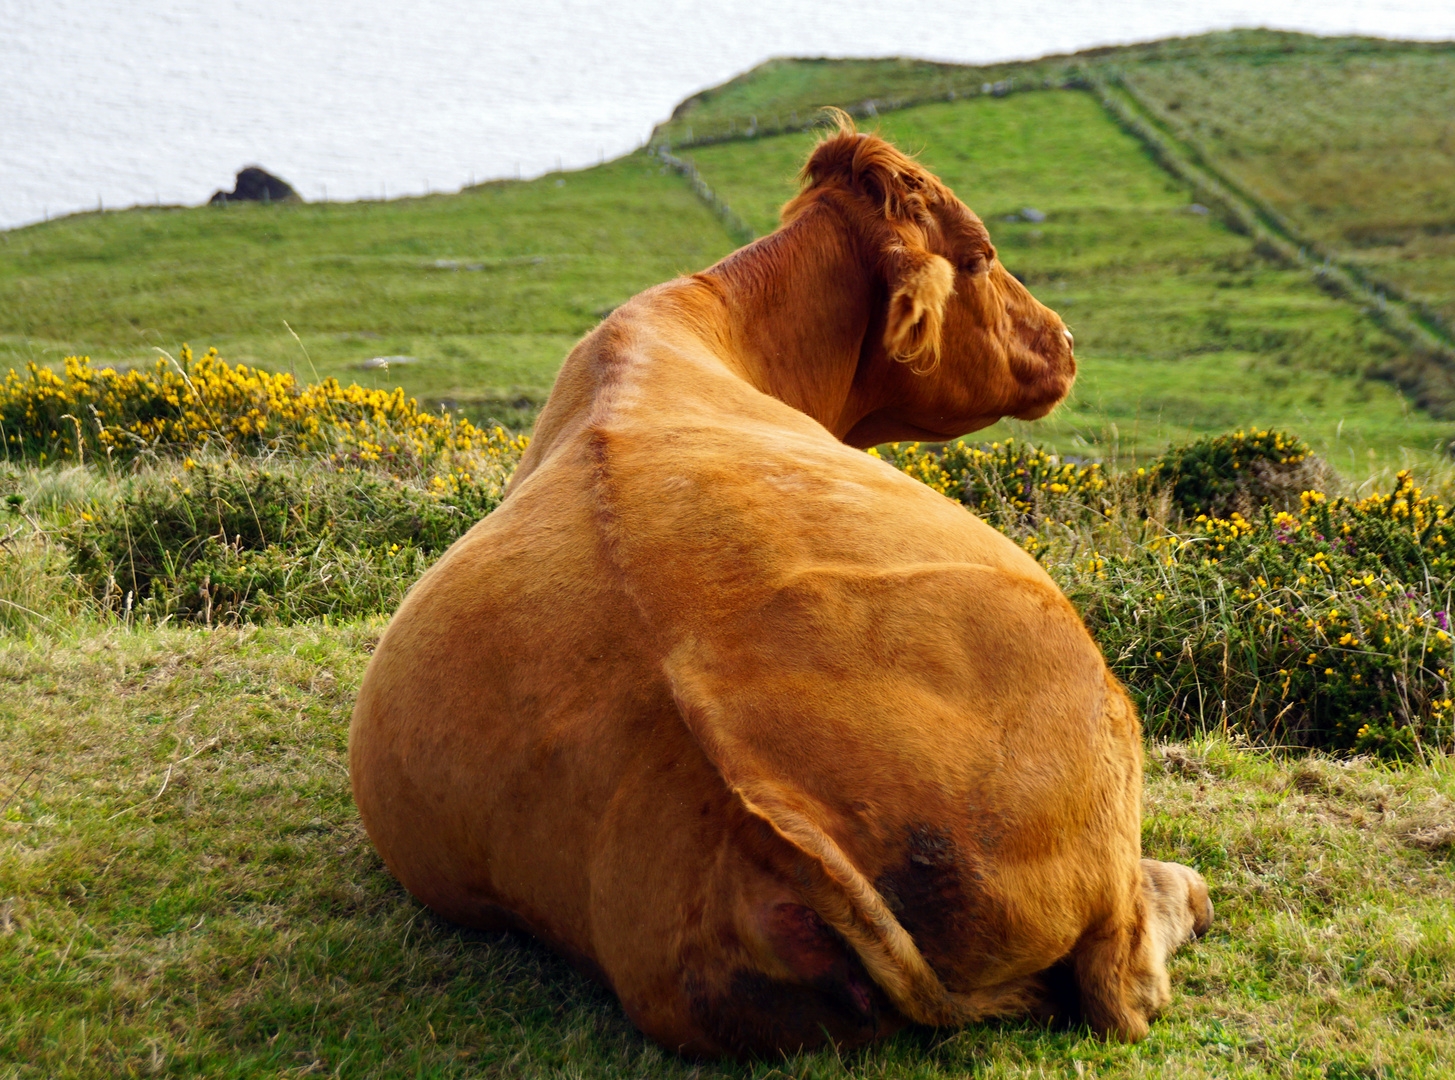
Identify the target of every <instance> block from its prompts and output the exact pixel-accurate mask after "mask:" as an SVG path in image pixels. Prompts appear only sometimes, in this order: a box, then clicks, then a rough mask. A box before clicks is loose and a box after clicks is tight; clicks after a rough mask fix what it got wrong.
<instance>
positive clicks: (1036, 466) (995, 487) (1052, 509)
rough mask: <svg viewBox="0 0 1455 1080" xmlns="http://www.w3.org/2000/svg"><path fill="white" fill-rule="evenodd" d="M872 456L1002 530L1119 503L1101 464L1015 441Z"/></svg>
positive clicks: (900, 446) (897, 447) (887, 449)
mask: <svg viewBox="0 0 1455 1080" xmlns="http://www.w3.org/2000/svg"><path fill="white" fill-rule="evenodd" d="M869 453H871V454H872V455H874V456H875V457H878V458H881V459H883V460H884V461H887V462H889V464H891V465H893V466H894V467H895V468H897V469H900V470H901V471H903V472H905V473H908V474H909V475H910V476H912V477H914V478H915V479H916V480H919V481H921V482H922V483H925V484H928V485H929V486H930V487H932V488H934V489H935V490H936V491H938V492H939V493H940V494H941V495H947V496H949V497H950V498H952V499H954V500H956V501H957V502H959V503H962V504H963V505H965V506H966V507H968V508H969V509H971V510H973V511H974V512H975V513H977V514H979V515H980V516H981V517H983V518H985V520H986V521H988V522H990V523H991V524H992V525H994V526H996V527H997V528H1000V529H1003V530H1013V529H1017V528H1020V529H1024V528H1027V527H1034V526H1035V525H1036V524H1038V523H1040V522H1041V521H1044V520H1047V519H1055V520H1061V521H1071V520H1076V519H1079V518H1082V517H1084V516H1085V515H1086V514H1088V513H1090V514H1096V515H1104V514H1106V513H1107V512H1108V511H1109V510H1110V508H1111V507H1112V506H1113V504H1114V503H1115V501H1116V498H1117V492H1116V486H1115V484H1114V483H1113V481H1112V479H1111V478H1110V477H1108V476H1107V475H1106V473H1105V472H1103V471H1102V468H1101V466H1100V465H1099V464H1097V463H1095V462H1092V463H1090V464H1081V463H1077V462H1070V461H1062V460H1061V459H1060V458H1058V457H1056V456H1055V455H1053V454H1048V453H1046V451H1044V450H1041V449H1039V448H1038V447H1035V446H1032V445H1030V444H1029V443H1024V442H1018V441H1016V440H1015V439H1005V440H1004V441H1002V442H993V443H991V444H990V445H988V446H984V445H979V446H977V445H974V444H971V443H967V442H964V441H963V440H962V441H960V442H954V443H948V444H946V445H945V446H942V447H926V446H924V445H923V444H922V443H890V444H888V445H886V446H882V447H878V448H876V449H874V450H870V451H869Z"/></svg>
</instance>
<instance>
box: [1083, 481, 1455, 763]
mask: <svg viewBox="0 0 1455 1080" xmlns="http://www.w3.org/2000/svg"><path fill="white" fill-rule="evenodd" d="M1452 546H1455V525H1452V523H1451V521H1450V519H1449V517H1448V513H1447V510H1446V508H1445V507H1443V506H1441V505H1439V504H1438V503H1435V502H1434V501H1433V500H1431V499H1428V498H1426V497H1424V496H1423V495H1422V493H1421V492H1420V490H1419V489H1418V488H1417V487H1416V486H1415V484H1414V481H1413V479H1412V478H1411V477H1410V475H1409V474H1408V473H1400V474H1399V477H1398V478H1397V480H1396V482H1395V487H1394V489H1393V490H1392V491H1391V492H1389V493H1388V494H1387V495H1378V496H1372V497H1370V498H1367V499H1363V500H1359V501H1353V500H1349V499H1334V500H1330V499H1328V498H1327V497H1326V496H1324V495H1322V494H1319V493H1316V492H1309V493H1306V494H1305V495H1304V496H1303V498H1302V500H1301V503H1300V505H1299V507H1298V509H1297V511H1295V512H1288V511H1280V512H1277V513H1274V512H1272V511H1271V510H1270V509H1267V508H1265V509H1264V510H1263V512H1262V513H1261V514H1259V515H1256V516H1255V518H1254V519H1253V520H1249V519H1247V518H1245V517H1243V516H1242V515H1241V514H1239V513H1238V512H1236V511H1234V512H1233V513H1232V514H1231V515H1230V516H1229V517H1227V518H1215V517H1208V516H1207V515H1201V516H1199V517H1198V518H1196V519H1195V520H1194V521H1193V522H1191V523H1190V528H1188V529H1187V530H1186V531H1185V532H1182V533H1177V532H1171V531H1169V532H1167V533H1165V534H1164V535H1162V536H1161V537H1158V538H1156V539H1154V540H1152V541H1151V542H1150V543H1148V544H1147V545H1145V546H1143V547H1139V548H1134V549H1132V550H1131V551H1130V552H1129V553H1125V554H1117V555H1102V554H1093V555H1090V556H1088V557H1085V558H1082V559H1080V560H1075V561H1072V562H1070V563H1068V564H1066V565H1064V566H1062V567H1060V568H1059V572H1060V573H1059V576H1061V577H1062V578H1063V583H1064V584H1065V586H1066V588H1067V591H1068V593H1069V595H1070V596H1071V597H1072V599H1073V601H1074V602H1075V603H1076V604H1077V605H1078V606H1079V608H1080V609H1081V611H1082V613H1083V615H1084V616H1085V618H1086V620H1087V623H1088V625H1089V626H1090V627H1091V629H1092V631H1093V633H1094V634H1095V635H1096V637H1097V638H1098V640H1099V642H1100V643H1101V645H1102V648H1103V649H1104V651H1105V652H1106V654H1107V659H1108V661H1109V662H1110V663H1111V665H1112V667H1113V669H1114V670H1115V671H1116V672H1117V674H1118V675H1119V676H1120V677H1121V678H1122V679H1123V680H1124V681H1126V682H1127V683H1128V684H1129V686H1130V687H1131V689H1132V691H1133V693H1134V695H1135V696H1136V697H1138V698H1139V699H1140V703H1141V706H1142V708H1143V712H1144V715H1145V716H1146V718H1147V723H1148V727H1149V729H1150V730H1152V731H1154V732H1156V733H1157V734H1160V735H1168V736H1172V735H1175V736H1184V735H1187V734H1190V733H1191V732H1192V731H1195V730H1197V729H1199V728H1207V727H1220V728H1224V729H1226V730H1227V731H1229V732H1230V733H1232V734H1235V735H1242V736H1246V737H1249V738H1254V739H1257V740H1259V741H1262V742H1273V743H1293V744H1297V745H1302V746H1320V747H1325V748H1329V749H1334V750H1352V751H1359V752H1376V753H1381V754H1386V755H1393V756H1400V755H1404V754H1409V753H1412V752H1415V751H1416V750H1417V749H1418V748H1419V747H1420V746H1422V745H1429V746H1435V747H1442V748H1450V747H1451V746H1452V745H1455V733H1452V715H1455V706H1452V701H1451V686H1450V672H1451V671H1452V670H1455V641H1452V637H1451V627H1450V611H1451V597H1450V593H1451V585H1452V582H1451V569H1452V566H1451V561H1450V556H1449V555H1448V554H1447V552H1449V551H1450V550H1451V547H1452Z"/></svg>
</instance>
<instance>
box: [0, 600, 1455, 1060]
mask: <svg viewBox="0 0 1455 1080" xmlns="http://www.w3.org/2000/svg"><path fill="white" fill-rule="evenodd" d="M380 629H381V621H380V620H377V619H369V620H363V621H360V622H355V623H351V624H349V625H345V626H341V627H340V626H329V627H324V626H320V625H317V624H314V625H300V626H293V627H265V628H256V627H244V628H220V629H214V630H197V629H183V628H177V627H166V628H160V629H156V628H146V629H129V628H126V627H122V626H116V625H112V626H106V625H102V624H97V623H80V624H77V625H74V626H71V627H68V628H66V629H65V630H56V631H42V632H33V633H31V634H30V635H27V636H26V637H17V636H13V635H7V636H5V637H4V638H3V639H0V682H3V684H4V687H5V691H4V694H3V696H0V738H3V741H4V746H5V752H4V755H3V757H0V803H3V807H4V809H3V811H0V985H3V986H4V987H5V992H4V993H3V994H0V1071H3V1074H4V1075H7V1076H13V1077H25V1078H30V1077H35V1078H42V1077H44V1078H50V1077H114V1076H127V1075H138V1076H148V1075H152V1076H206V1077H277V1076H305V1075H319V1076H330V1075H331V1076H342V1077H399V1076H410V1077H413V1076H431V1077H467V1076H521V1077H528V1076H577V1077H598V1076H602V1077H605V1076H621V1077H637V1076H664V1077H666V1076H679V1077H686V1076H755V1077H770V1076H802V1077H809V1076H815V1077H836V1076H856V1077H895V1078H901V1077H926V1078H928V1077H962V1076H977V1077H981V1076H983V1077H1034V1076H1047V1075H1052V1076H1083V1075H1091V1076H1140V1077H1168V1076H1178V1077H1202V1076H1209V1077H1212V1076H1217V1077H1225V1076H1247V1077H1265V1076H1267V1077H1310V1078H1313V1077H1319V1078H1322V1077H1336V1076H1337V1077H1374V1076H1381V1077H1410V1078H1414V1077H1431V1078H1434V1077H1447V1076H1449V1063H1450V1062H1451V1061H1455V873H1452V865H1451V860H1452V845H1455V773H1452V770H1451V768H1450V765H1449V760H1448V759H1440V760H1439V761H1438V762H1436V763H1435V764H1431V765H1419V766H1417V765H1406V766H1403V767H1389V766H1383V765H1379V764H1375V763H1373V762H1371V761H1370V760H1367V759H1365V760H1359V761H1352V762H1349V761H1345V762H1340V761H1334V760H1331V759H1328V758H1325V757H1322V756H1319V755H1313V756H1311V757H1299V758H1281V757H1279V756H1277V755H1275V754H1272V753H1270V752H1267V751H1259V750H1256V749H1251V748H1248V747H1239V746H1235V745H1232V744H1230V743H1229V742H1227V741H1226V740H1222V739H1219V738H1216V737H1212V738H1207V739H1202V740H1197V741H1194V742H1193V743H1191V744H1187V743H1184V744H1180V745H1163V744H1154V745H1152V746H1151V747H1150V749H1149V754H1148V762H1149V768H1148V781H1147V788H1146V818H1145V824H1144V831H1143V832H1144V848H1145V850H1146V852H1147V853H1148V854H1149V855H1152V856H1155V857H1157V858H1162V859H1172V860H1177V861H1182V862H1186V863H1189V864H1192V865H1195V866H1198V867H1200V868H1201V869H1202V870H1203V871H1204V872H1205V873H1206V874H1207V876H1208V878H1209V880H1210V881H1211V883H1212V888H1213V896H1214V899H1215V902H1216V904H1217V907H1218V917H1217V921H1216V923H1215V924H1214V926H1213V929H1212V931H1211V932H1210V933H1209V934H1208V936H1207V937H1206V938H1205V939H1204V940H1202V941H1201V942H1199V943H1197V944H1195V945H1193V946H1192V947H1190V948H1189V949H1187V950H1186V951H1185V952H1183V953H1182V954H1180V955H1179V956H1178V957H1177V959H1176V960H1174V961H1173V963H1172V977H1173V984H1174V987H1175V998H1174V1000H1173V1003H1172V1005H1171V1007H1170V1009H1169V1010H1168V1013H1167V1015H1166V1016H1165V1017H1164V1019H1162V1020H1161V1021H1159V1022H1158V1023H1157V1024H1155V1025H1154V1026H1153V1029H1152V1035H1151V1037H1150V1038H1149V1039H1148V1040H1147V1041H1145V1042H1143V1043H1141V1044H1139V1045H1137V1046H1135V1047H1124V1046H1119V1045H1107V1044H1104V1043H1102V1042H1099V1041H1097V1040H1096V1039H1094V1038H1092V1037H1090V1036H1089V1035H1088V1034H1087V1033H1086V1032H1084V1031H1045V1030H1042V1029H1039V1028H1037V1027H1035V1026H1034V1025H1030V1024H1026V1023H1020V1022H1006V1023H996V1024H985V1025H973V1026H971V1027H968V1028H966V1029H963V1030H960V1031H950V1030H913V1031H909V1032H906V1033H904V1034H901V1035H900V1036H898V1037H896V1038H894V1039H892V1040H890V1041H888V1042H887V1043H883V1044H880V1045H877V1046H874V1047H871V1048H869V1049H867V1050H863V1051H858V1052H854V1053H850V1054H843V1055H840V1054H835V1053H832V1052H825V1053H819V1054H814V1055H804V1056H799V1057H795V1058H791V1059H789V1060H786V1061H767V1062H760V1063H757V1064H749V1065H736V1064H731V1063H707V1064H694V1063H689V1062H684V1061H681V1060H678V1059H676V1058H674V1057H672V1056H670V1055H666V1054H663V1053H662V1052H661V1051H660V1050H658V1049H657V1048H656V1047H654V1046H652V1045H650V1044H648V1043H647V1042H645V1041H644V1040H643V1039H642V1038H641V1037H640V1036H639V1035H638V1034H637V1033H636V1032H635V1031H634V1030H633V1029H632V1028H631V1026H630V1024H629V1023H628V1022H627V1021H626V1019H625V1018H624V1016H623V1015H622V1013H621V1010H620V1008H619V1007H618V1005H617V1004H616V1002H615V1000H614V998H613V997H612V996H611V995H610V994H609V993H608V992H607V991H605V990H603V989H601V988H600V987H598V986H596V985H594V984H593V983H591V982H589V981H588V980H587V979H585V978H584V977H583V976H580V975H578V974H576V973H575V972H573V971H572V970H571V969H569V968H568V967H567V966H566V965H565V964H564V963H563V962H561V961H560V960H558V959H556V958H555V957H554V956H553V955H551V954H550V953H549V952H547V951H546V950H545V949H543V948H542V947H541V946H539V945H537V944H535V943H533V942H530V941H527V940H524V939H518V938H515V937H511V936H496V935H482V934H476V933H471V932H466V931H463V930H460V929H459V928H456V927H453V926H451V925H449V924H447V923H445V922H443V921H441V920H439V919H437V918H436V917H434V916H433V915H431V914H430V913H429V912H428V911H426V910H424V909H423V908H421V907H420V906H419V905H418V904H417V903H416V902H415V901H414V900H413V899H412V898H410V897H409V896H408V895H407V894H405V893H404V892H403V891H402V890H401V889H400V887H399V886H398V885H397V884H396V883H395V882H394V881H393V880H392V879H391V878H390V877H389V875H388V874H387V872H386V871H385V870H384V868H383V866H382V865H381V863H380V861H379V859H378V858H377V856H376V855H375V854H374V852H373V849H372V848H371V847H370V846H369V843H368V840H367V838H366V837H365V836H364V834H363V831H362V829H361V827H360V826H359V823H358V818H357V814H356V811H355V810H354V807H353V803H352V800H351V798H350V794H349V786H348V778H347V775H346V763H347V759H346V746H345V742H346V735H345V733H346V729H347V717H348V714H349V710H350V707H351V704H352V700H353V696H354V692H355V690H356V688H357V686H358V682H359V679H360V676H361V673H362V671H363V667H364V664H365V663H366V662H367V659H368V653H369V650H370V648H371V646H372V644H373V642H374V641H375V640H376V639H377V636H378V634H379V632H380Z"/></svg>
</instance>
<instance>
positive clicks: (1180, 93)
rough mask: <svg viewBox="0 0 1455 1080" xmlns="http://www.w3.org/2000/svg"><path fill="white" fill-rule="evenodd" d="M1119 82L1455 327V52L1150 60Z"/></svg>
mask: <svg viewBox="0 0 1455 1080" xmlns="http://www.w3.org/2000/svg"><path fill="white" fill-rule="evenodd" d="M1123 78H1124V80H1125V81H1126V83H1127V85H1128V86H1129V87H1131V88H1132V89H1134V90H1135V91H1137V92H1138V93H1139V94H1141V95H1142V96H1143V97H1144V99H1146V100H1149V101H1150V102H1153V103H1155V104H1156V106H1157V109H1158V115H1159V117H1160V118H1162V119H1164V120H1166V121H1167V122H1168V123H1169V124H1171V125H1172V126H1173V128H1174V130H1176V131H1177V132H1178V133H1179V134H1180V135H1182V136H1183V137H1184V138H1186V139H1188V140H1189V141H1191V142H1193V143H1195V144H1196V145H1197V146H1199V147H1200V148H1201V149H1203V151H1204V152H1205V155H1206V157H1207V158H1208V159H1209V160H1210V161H1212V162H1213V163H1215V164H1216V165H1217V166H1218V167H1219V169H1220V170H1221V171H1222V172H1223V173H1224V174H1225V175H1227V176H1229V177H1230V178H1231V179H1233V180H1234V181H1236V182H1237V183H1238V184H1239V185H1240V186H1241V187H1243V188H1244V189H1245V190H1247V191H1248V192H1250V193H1251V194H1252V195H1254V196H1255V197H1256V198H1257V199H1259V200H1260V201H1262V202H1264V203H1266V204H1267V205H1268V206H1269V207H1271V208H1273V209H1274V210H1275V211H1276V212H1277V213H1278V214H1280V215H1281V216H1283V217H1284V218H1286V219H1287V220H1288V221H1289V222H1291V223H1292V225H1293V226H1294V227H1295V228H1296V229H1297V230H1298V231H1299V232H1300V233H1301V234H1303V235H1305V236H1307V237H1308V238H1309V239H1310V240H1312V241H1313V242H1314V243H1316V244H1318V245H1319V247H1320V248H1321V249H1324V250H1325V251H1327V252H1328V253H1329V254H1331V255H1333V256H1334V257H1336V258H1338V259H1340V260H1341V261H1345V262H1348V263H1350V264H1351V265H1353V266H1355V267H1357V268H1359V269H1360V270H1361V271H1363V272H1364V273H1365V274H1366V275H1367V276H1369V277H1370V278H1371V279H1373V280H1375V281H1378V282H1382V283H1387V284H1388V285H1389V286H1391V287H1392V288H1393V289H1395V290H1398V291H1399V292H1401V293H1403V294H1405V295H1408V296H1409V297H1411V298H1412V299H1415V300H1417V301H1418V302H1419V303H1420V304H1422V305H1423V306H1424V307H1425V308H1426V309H1427V310H1428V311H1429V312H1430V313H1431V314H1433V315H1434V316H1436V317H1437V318H1438V319H1439V320H1441V322H1442V323H1443V324H1444V325H1445V327H1446V328H1447V329H1448V328H1449V327H1450V326H1451V325H1452V324H1455V119H1452V117H1455V49H1450V50H1446V51H1442V52H1414V53H1408V54H1397V55H1355V56H1349V57H1345V58H1342V59H1340V60H1338V61H1332V62H1329V63H1324V64H1308V63H1300V62H1299V61H1298V59H1297V58H1296V57H1280V58H1277V59H1275V60H1273V61H1269V60H1268V59H1266V58H1241V57H1226V58H1218V59H1215V60H1208V61H1204V62H1200V63H1179V64H1170V63H1147V64H1139V65H1136V66H1133V67H1130V68H1128V69H1126V70H1125V71H1124V74H1123Z"/></svg>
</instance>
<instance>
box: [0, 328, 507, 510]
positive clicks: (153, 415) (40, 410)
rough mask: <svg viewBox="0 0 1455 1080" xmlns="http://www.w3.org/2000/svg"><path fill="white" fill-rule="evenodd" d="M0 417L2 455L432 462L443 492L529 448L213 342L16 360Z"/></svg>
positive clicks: (403, 466) (390, 465)
mask: <svg viewBox="0 0 1455 1080" xmlns="http://www.w3.org/2000/svg"><path fill="white" fill-rule="evenodd" d="M0 427H3V432H0V434H3V442H4V447H5V449H6V451H7V454H8V455H9V456H11V457H13V458H17V459H21V460H30V461H36V462H40V463H45V462H47V461H55V460H71V461H78V460H84V459H85V458H86V456H87V455H88V454H89V455H91V457H92V459H93V460H95V459H96V458H97V457H106V458H108V459H109V460H112V461H115V460H123V461H124V460H126V459H128V458H132V457H136V456H138V455H142V454H160V455H170V456H180V455H185V454H190V453H195V452H197V451H200V450H202V449H204V448H208V447H212V448H223V449H226V450H228V451H231V452H234V453H263V452H270V451H271V452H276V451H280V450H283V451H288V452H291V453H297V454H303V455H309V456H314V455H316V456H321V457H324V458H325V459H327V460H328V461H330V462H332V463H334V464H336V465H339V466H349V465H373V466H377V467H380V468H384V469H387V470H389V471H391V472H394V473H396V474H417V473H419V472H421V471H422V470H429V471H430V472H431V473H433V477H432V479H431V483H432V484H433V485H434V486H435V487H436V488H437V489H438V490H440V491H452V490H454V489H455V488H457V487H460V486H462V485H463V486H464V487H466V488H468V487H470V486H472V485H474V484H475V483H476V481H477V480H478V479H479V478H480V474H481V473H482V471H483V472H484V473H490V472H493V471H496V466H497V465H498V463H500V462H502V461H504V462H507V463H509V464H510V466H511V467H513V464H514V461H515V460H516V459H517V458H518V457H519V456H520V453H521V451H522V450H523V449H524V446H525V442H524V440H523V439H522V438H520V437H519V436H515V435H512V434H510V433H508V432H506V431H504V430H503V429H501V428H493V429H490V430H481V429H480V428H477V427H475V426H474V425H473V424H471V423H470V421H468V420H466V419H464V418H461V417H454V416H449V415H443V414H440V415H436V414H433V413H430V412H427V411H425V410H423V409H421V408H420V407H419V404H418V403H417V402H416V401H415V400H414V399H413V398H406V397H405V396H404V391H402V390H394V391H392V392H391V391H385V390H366V389H365V388H363V387H361V386H342V385H340V384H339V382H338V381H337V380H336V379H325V380H323V381H322V382H319V383H316V384H312V385H300V384H299V383H298V382H297V381H296V380H295V379H294V378H293V376H292V375H289V374H287V373H280V374H276V375H275V374H270V373H268V372H265V371H258V370H255V369H252V368H249V367H247V366H246V365H245V364H237V365H230V364H228V363H226V362H225V361H223V360H221V359H220V358H219V357H218V355H217V352H216V350H212V349H210V350H208V352H207V353H206V354H204V355H203V356H202V357H201V358H200V359H197V360H194V359H193V356H192V351H191V350H190V349H189V348H187V347H185V346H184V347H183V348H182V350H181V354H180V356H179V357H178V359H177V360H176V361H173V360H171V359H170V358H167V357H163V358H160V359H158V360H157V361H156V363H155V364H153V365H152V367H150V368H137V369H134V370H131V371H117V370H116V369H114V368H109V367H108V368H100V369H97V368H93V367H92V366H91V362H90V360H89V359H87V358H86V357H75V356H72V357H68V358H67V359H66V360H65V362H64V364H63V372H62V373H61V374H57V373H55V372H54V371H51V370H50V369H49V368H44V367H41V366H39V365H38V364H35V363H33V362H32V363H30V364H27V365H26V367H25V370H24V372H23V373H22V372H18V371H14V370H12V371H11V372H10V373H9V374H8V375H7V376H6V379H5V382H4V384H3V385H0Z"/></svg>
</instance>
